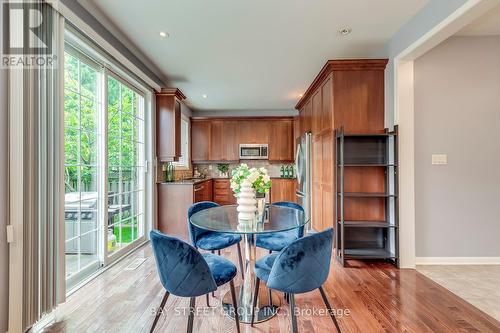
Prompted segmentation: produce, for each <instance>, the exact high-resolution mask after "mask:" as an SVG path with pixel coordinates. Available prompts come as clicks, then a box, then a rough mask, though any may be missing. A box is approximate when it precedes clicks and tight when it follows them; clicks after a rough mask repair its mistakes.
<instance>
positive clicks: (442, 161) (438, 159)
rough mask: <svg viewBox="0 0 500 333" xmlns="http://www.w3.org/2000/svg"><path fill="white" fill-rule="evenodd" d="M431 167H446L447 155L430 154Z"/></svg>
mask: <svg viewBox="0 0 500 333" xmlns="http://www.w3.org/2000/svg"><path fill="white" fill-rule="evenodd" d="M432 164H433V165H446V164H448V155H446V154H432Z"/></svg>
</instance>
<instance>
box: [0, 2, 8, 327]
mask: <svg viewBox="0 0 500 333" xmlns="http://www.w3.org/2000/svg"><path fill="white" fill-rule="evenodd" d="M2 8H3V6H0V17H3V12H2V11H3V10H2ZM2 30H3V24H0V45H3V40H2V38H3V31H2ZM6 225H7V71H6V70H5V69H0V332H6V331H7V324H8V308H9V307H8V300H9V297H8V295H9V248H8V246H7V238H6V237H7V236H6V235H5V227H6Z"/></svg>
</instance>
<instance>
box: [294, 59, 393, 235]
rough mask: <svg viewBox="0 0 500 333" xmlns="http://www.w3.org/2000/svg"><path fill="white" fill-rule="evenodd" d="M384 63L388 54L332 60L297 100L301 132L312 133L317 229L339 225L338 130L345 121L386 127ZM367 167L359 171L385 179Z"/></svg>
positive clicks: (363, 127)
mask: <svg viewBox="0 0 500 333" xmlns="http://www.w3.org/2000/svg"><path fill="white" fill-rule="evenodd" d="M386 65H387V60H386V59H368V60H329V61H328V62H327V63H326V64H325V66H324V67H323V69H322V70H321V72H320V73H319V74H318V75H317V76H316V78H315V79H314V81H313V82H312V84H311V85H310V87H309V88H308V89H307V91H306V92H305V93H304V95H303V97H302V98H301V99H300V101H299V102H298V103H297V105H296V106H295V108H296V109H297V110H299V126H298V128H299V129H300V134H303V133H305V132H309V131H311V132H312V133H313V145H312V160H313V170H312V212H311V216H312V226H313V228H314V229H316V230H324V229H326V228H329V227H332V226H335V223H334V218H335V214H336V212H335V203H336V194H335V192H336V190H335V173H336V168H335V167H334V164H335V159H334V157H335V154H336V152H335V136H334V130H335V129H338V128H340V127H343V128H344V132H345V133H346V134H349V133H352V134H356V133H384V130H385V128H384V71H385V67H386ZM365 169H366V168H363V169H362V170H361V171H359V172H358V173H357V174H356V175H355V176H356V177H361V179H363V180H366V181H367V182H374V183H379V182H383V180H384V177H383V176H384V175H378V174H373V173H372V174H368V173H369V172H370V171H369V170H367V169H366V170H365ZM349 173H352V171H346V173H345V175H344V178H345V179H350V178H349V177H350V176H351V175H350V174H349ZM360 173H362V174H360ZM353 176H354V175H353ZM358 208H359V205H358ZM361 208H362V209H363V210H372V213H373V214H378V213H379V211H380V207H379V205H375V204H373V205H371V206H369V207H368V206H363V207H361Z"/></svg>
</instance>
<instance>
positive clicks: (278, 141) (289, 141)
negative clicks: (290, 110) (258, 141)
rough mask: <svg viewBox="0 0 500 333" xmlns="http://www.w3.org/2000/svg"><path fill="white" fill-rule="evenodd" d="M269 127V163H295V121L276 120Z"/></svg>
mask: <svg viewBox="0 0 500 333" xmlns="http://www.w3.org/2000/svg"><path fill="white" fill-rule="evenodd" d="M269 127H270V133H272V135H271V136H270V139H269V162H291V161H293V160H294V158H293V148H294V144H293V142H294V140H293V120H291V119H290V120H276V121H273V122H271V123H270V124H269Z"/></svg>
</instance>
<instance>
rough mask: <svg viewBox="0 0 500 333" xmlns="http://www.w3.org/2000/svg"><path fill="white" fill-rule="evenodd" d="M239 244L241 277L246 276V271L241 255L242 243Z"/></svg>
mask: <svg viewBox="0 0 500 333" xmlns="http://www.w3.org/2000/svg"><path fill="white" fill-rule="evenodd" d="M236 245H237V246H238V260H239V261H240V271H241V278H242V279H244V278H245V272H244V271H243V259H242V257H241V246H240V243H238V244H236Z"/></svg>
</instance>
